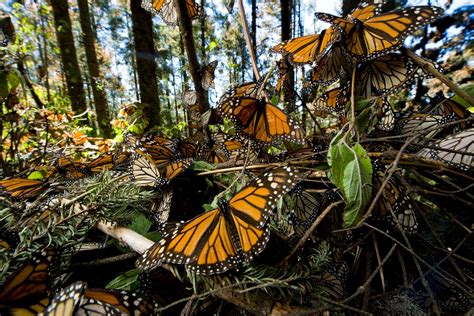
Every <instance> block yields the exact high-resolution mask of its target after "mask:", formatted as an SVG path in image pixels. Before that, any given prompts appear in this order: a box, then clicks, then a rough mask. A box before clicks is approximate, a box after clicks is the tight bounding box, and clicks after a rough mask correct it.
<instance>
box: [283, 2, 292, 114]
mask: <svg viewBox="0 0 474 316" xmlns="http://www.w3.org/2000/svg"><path fill="white" fill-rule="evenodd" d="M280 5H281V41H282V42H284V41H287V40H289V39H290V38H291V8H292V1H291V0H280ZM286 64H287V65H286V66H287V72H286V78H287V82H286V85H287V87H289V88H291V89H294V86H295V71H294V67H293V66H292V65H291V64H290V63H289V62H286ZM285 90H286V89H283V91H284V92H285ZM283 101H284V102H285V107H286V109H287V110H288V111H290V112H291V111H293V110H294V108H295V96H294V93H285V94H284V99H283Z"/></svg>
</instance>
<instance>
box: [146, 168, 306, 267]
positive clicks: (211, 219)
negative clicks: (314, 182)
mask: <svg viewBox="0 0 474 316" xmlns="http://www.w3.org/2000/svg"><path fill="white" fill-rule="evenodd" d="M298 181H299V178H298V173H297V171H296V170H295V169H293V168H291V167H280V168H273V169H271V170H269V171H267V172H265V173H264V174H263V175H261V176H259V177H257V178H255V179H254V180H252V181H250V183H249V184H248V185H247V186H245V187H244V188H242V189H241V190H240V191H239V192H237V193H236V194H235V195H234V197H233V198H232V199H231V200H230V201H229V202H224V201H223V202H221V206H220V207H218V208H215V209H213V210H211V211H208V212H205V213H203V214H200V215H198V216H196V217H194V218H192V219H190V220H188V221H186V222H182V223H178V224H175V225H170V226H168V228H167V231H166V232H165V234H164V236H163V238H162V239H161V240H160V241H158V242H157V243H156V244H155V245H153V246H152V247H151V248H150V249H148V250H147V251H146V252H145V253H144V254H143V256H142V258H140V259H139V260H138V261H137V266H138V268H140V269H142V270H145V271H148V270H151V269H154V268H155V267H157V266H159V265H160V264H163V263H173V264H185V265H186V266H188V267H189V268H190V269H191V270H193V271H195V272H196V273H199V274H207V275H209V274H216V273H223V272H225V271H227V270H229V269H232V268H235V267H237V266H239V265H240V264H241V263H242V262H244V261H246V262H248V261H251V260H252V259H253V257H254V256H256V255H258V254H259V253H260V252H261V251H262V250H263V249H264V248H265V245H266V244H267V242H268V238H269V231H268V228H267V226H266V223H267V220H268V218H269V216H270V215H271V213H272V210H273V208H274V207H276V203H277V201H278V199H279V198H280V197H281V196H282V195H283V194H285V193H287V192H288V191H289V190H291V189H292V188H293V186H294V185H296V184H297V182H298Z"/></svg>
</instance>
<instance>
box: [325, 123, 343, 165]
mask: <svg viewBox="0 0 474 316" xmlns="http://www.w3.org/2000/svg"><path fill="white" fill-rule="evenodd" d="M343 135H344V134H343V133H342V130H340V131H339V132H338V133H337V134H336V136H334V138H333V139H332V140H331V143H330V144H329V150H328V155H327V160H328V165H330V166H331V165H332V158H333V155H332V153H331V152H332V149H333V147H334V146H336V145H337V144H338V143H339V141H340V140H341V138H342V136H343Z"/></svg>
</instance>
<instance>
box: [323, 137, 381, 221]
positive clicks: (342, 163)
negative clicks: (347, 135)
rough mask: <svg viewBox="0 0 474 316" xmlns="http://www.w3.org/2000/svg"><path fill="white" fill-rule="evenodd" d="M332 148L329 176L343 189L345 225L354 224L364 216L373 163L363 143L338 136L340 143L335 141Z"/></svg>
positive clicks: (370, 191)
mask: <svg viewBox="0 0 474 316" xmlns="http://www.w3.org/2000/svg"><path fill="white" fill-rule="evenodd" d="M336 137H337V136H336ZM329 152H330V155H331V170H330V173H329V179H330V180H331V182H332V183H334V185H335V186H336V187H337V188H338V189H339V190H340V191H341V192H342V195H343V197H344V200H345V202H346V208H345V210H344V225H345V226H346V227H351V226H353V225H354V224H355V223H356V222H357V221H358V219H359V218H360V217H361V214H362V212H363V211H364V210H365V208H366V207H367V204H368V203H369V201H370V197H371V194H372V186H371V180H372V164H371V162H370V158H369V157H368V156H367V152H366V151H365V149H364V148H363V147H362V146H361V145H360V144H356V145H355V146H354V147H353V148H351V147H350V146H349V145H347V143H346V142H345V141H340V140H339V141H338V142H337V143H334V142H333V144H332V145H331V147H330V150H329Z"/></svg>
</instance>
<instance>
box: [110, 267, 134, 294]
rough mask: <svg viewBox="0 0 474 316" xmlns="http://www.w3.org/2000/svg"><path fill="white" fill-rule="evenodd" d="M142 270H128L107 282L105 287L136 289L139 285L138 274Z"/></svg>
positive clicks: (125, 289) (126, 289)
mask: <svg viewBox="0 0 474 316" xmlns="http://www.w3.org/2000/svg"><path fill="white" fill-rule="evenodd" d="M140 272H141V271H140V270H138V269H132V270H129V271H126V272H124V273H122V274H120V275H119V276H117V277H116V278H115V279H113V280H111V281H110V282H109V283H107V285H106V286H105V288H107V289H116V290H124V291H133V290H136V289H137V287H138V276H139V275H140Z"/></svg>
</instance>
